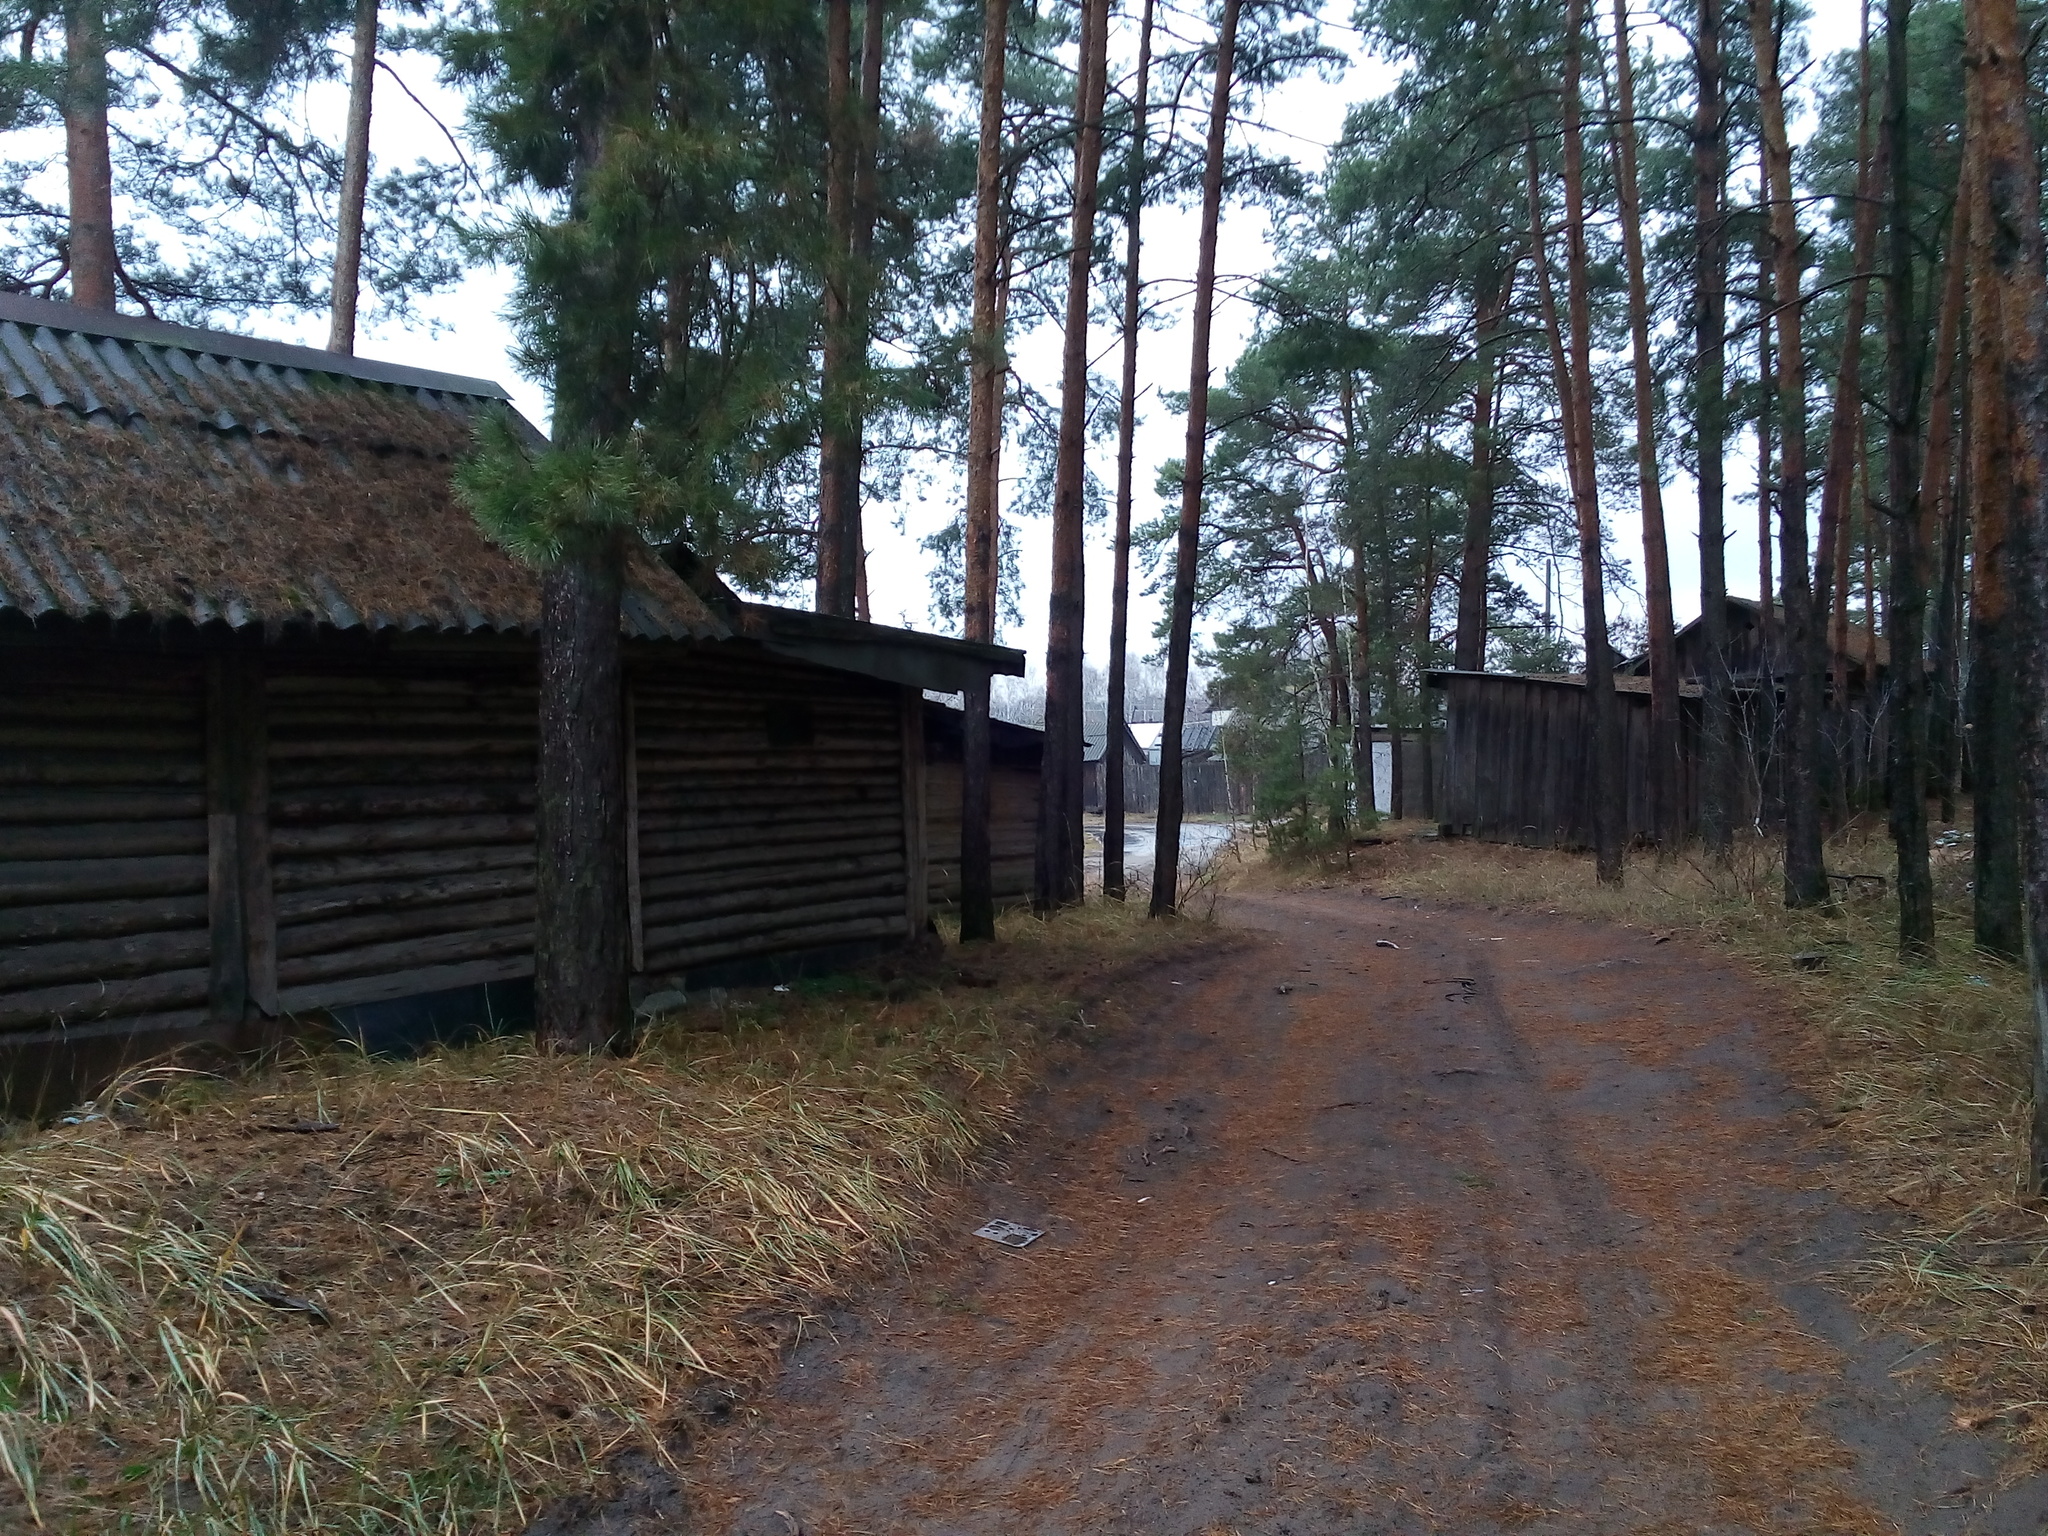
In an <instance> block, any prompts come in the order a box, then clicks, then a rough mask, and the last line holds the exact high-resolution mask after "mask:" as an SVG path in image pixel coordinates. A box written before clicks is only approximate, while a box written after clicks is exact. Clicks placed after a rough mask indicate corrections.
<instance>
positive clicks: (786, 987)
mask: <svg viewBox="0 0 2048 1536" xmlns="http://www.w3.org/2000/svg"><path fill="white" fill-rule="evenodd" d="M775 990H776V991H778V992H787V991H788V990H789V983H788V982H786V981H785V982H783V983H782V984H781V985H780V986H778V987H777V988H776V989H775Z"/></svg>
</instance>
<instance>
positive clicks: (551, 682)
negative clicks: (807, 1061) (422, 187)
mask: <svg viewBox="0 0 2048 1536" xmlns="http://www.w3.org/2000/svg"><path fill="white" fill-rule="evenodd" d="M610 132H611V128H610V125H609V124H607V123H604V122H602V121H598V122H591V123H587V124H586V125H585V128H584V132H583V134H582V136H581V137H582V143H581V144H580V145H579V148H578V154H577V163H576V171H575V181H574V188H573V190H572V193H571V202H570V217H571V218H572V219H578V220H586V221H587V219H588V202H587V189H588V188H589V187H590V185H591V183H592V182H593V181H595V180H596V179H597V178H598V177H599V176H600V175H601V174H602V173H603V168H604V161H605V157H606V154H607V150H608V136H609V133H610ZM586 271H587V277H586V279H585V281H584V282H583V283H582V284H581V285H580V286H581V291H582V293H583V294H584V295H586V296H587V297H586V299H585V302H584V303H583V304H581V305H579V306H577V308H578V312H577V313H574V314H572V315H565V316H564V319H565V322H567V323H564V324H563V325H562V328H561V333H560V334H561V341H560V349H559V350H560V355H559V357H558V359H557V362H556V368H555V378H554V403H555V416H554V424H553V425H554V433H553V437H554V442H555V444H556V445H557V446H558V447H562V448H571V447H575V446H578V445H582V444H586V443H593V442H595V443H608V442H614V441H616V440H618V439H619V438H620V437H622V436H623V435H624V434H625V433H627V432H629V431H630V430H631V429H632V426H633V415H634V407H633V402H632V379H633V364H634V352H633V333H634V318H635V309H636V307H637V304H638V300H639V293H638V290H637V287H636V285H635V283H634V280H633V276H632V274H630V273H627V272H622V271H620V270H619V268H618V264H617V263H616V261H615V260H614V259H613V256H612V253H611V252H610V251H609V250H608V249H604V248H602V247H597V248H594V249H593V250H592V252H591V255H590V256H589V258H588V260H587V264H586ZM627 538H628V535H627V534H625V533H624V532H623V531H621V530H619V529H616V528H604V529H595V530H593V529H580V530H576V531H573V532H572V533H571V534H570V535H569V537H568V538H567V539H566V540H565V545H564V550H563V553H562V555H561V557H560V558H559V559H558V560H557V561H556V562H555V563H554V564H553V565H551V566H550V567H548V569H547V570H546V571H545V572H543V574H542V577H541V615H540V751H539V764H538V770H537V774H536V799H537V803H536V806H535V811H534V844H535V849H534V851H535V858H536V868H535V877H534V954H533V992H534V1036H535V1039H536V1041H537V1042H538V1043H539V1045H540V1046H541V1048H542V1049H544V1050H581V1051H595V1050H603V1049H606V1048H607V1047H612V1046H617V1045H622V1044H624V1043H625V1042H626V1040H627V1039H628V1037H629V1035H630V1030H631V1026H632V1009H631V1007H630V1004H629V1000H628V993H627V982H628V977H629V975H630V968H631V964H632V947H631V942H632V941H631V926H630V917H629V906H628V902H629V898H628V893H627V886H626V879H627V848H626V840H627V825H626V751H627V744H626V739H625V737H626V733H625V695H624V677H623V672H622V669H621V665H620V644H619V597H620V593H621V591H622V590H623V587H624V583H625V562H626V542H627Z"/></svg>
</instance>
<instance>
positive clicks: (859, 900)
mask: <svg viewBox="0 0 2048 1536" xmlns="http://www.w3.org/2000/svg"><path fill="white" fill-rule="evenodd" d="M632 687H633V691H634V728H635V732H636V735H637V737H638V741H637V756H638V774H637V777H638V791H637V797H638V805H639V822H640V904H641V923H642V943H643V945H644V948H645V953H646V972H647V974H648V976H649V977H650V978H660V979H663V980H669V979H676V978H683V977H686V976H687V975H688V974H689V973H690V972H691V971H693V970H695V969H698V968H701V967H703V966H706V965H710V964H712V963H719V964H724V963H728V962H732V961H736V960H742V959H746V958H748V957H753V956H762V955H770V954H775V953H779V952H784V951H798V950H808V949H822V948H830V947H835V946H840V945H847V944H854V943H861V942H873V941H880V940H887V939H896V938H901V937H903V936H904V934H905V933H906V931H907V926H908V918H909V905H910V903H909V891H908V881H907V880H906V878H905V867H906V866H905V853H906V848H907V839H906V835H905V818H904V808H905V803H906V797H905V792H904V761H903V758H904V746H903V743H904V736H905V728H904V725H903V720H902V708H903V705H902V699H901V695H902V690H901V689H900V688H898V687H896V686H894V685H892V684H888V683H881V682H875V681H871V680H868V679H864V678H860V677H854V676H851V675H848V674H845V673H838V672H829V671H826V670H825V669H823V668H819V667H808V666H804V665H803V664H801V663H797V662H790V661H781V660H772V659H769V658H766V657H760V656H749V655H745V654H740V653H728V652H725V651H721V650H713V649H710V648H692V649H690V650H689V651H688V652H686V653H681V654H678V655H675V656H673V657H672V658H671V657H663V658H662V659H660V660H659V661H655V660H652V659H643V660H642V661H641V662H640V663H639V665H637V666H636V668H635V669H634V671H633V673H632Z"/></svg>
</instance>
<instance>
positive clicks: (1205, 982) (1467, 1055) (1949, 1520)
mask: <svg viewBox="0 0 2048 1536" xmlns="http://www.w3.org/2000/svg"><path fill="white" fill-rule="evenodd" d="M1229 919H1230V921H1231V922H1232V924H1233V925H1235V926H1237V927H1240V928H1245V929H1251V930H1255V931H1258V932H1259V933H1260V934H1261V935H1262V941H1261V942H1256V943H1250V944H1242V945H1239V946H1238V947H1236V948H1235V949H1234V950H1233V951H1231V952H1229V953H1222V954H1211V955H1207V956H1200V957H1196V958H1193V959H1191V960H1190V961H1189V962H1187V966H1186V970H1185V974H1182V973H1178V972H1175V971H1174V970H1172V969H1171V968H1169V969H1168V970H1167V971H1165V972H1162V973H1160V974H1159V975H1158V976H1157V977H1156V980H1157V982H1158V987H1157V995H1156V996H1154V997H1151V998H1133V997H1128V996H1126V997H1123V998H1121V999H1120V1000H1119V1001H1120V1002H1121V1003H1122V1004H1123V1005H1124V1006H1125V1007H1126V1008H1127V1009H1128V1010H1129V1011H1130V1012H1131V1013H1132V1014H1133V1015H1134V1016H1135V1022H1134V1023H1133V1024H1132V1025H1131V1026H1130V1027H1129V1028H1127V1029H1125V1030H1123V1031H1121V1032H1120V1035H1119V1038H1118V1039H1117V1040H1116V1041H1114V1042H1113V1043H1111V1044H1110V1045H1108V1046H1106V1047H1104V1048H1103V1049H1101V1050H1100V1051H1099V1052H1098V1053H1096V1055H1095V1056H1094V1057H1093V1058H1092V1059H1090V1060H1088V1061H1087V1062H1085V1063H1084V1064H1083V1065H1082V1066H1081V1067H1079V1068H1078V1069H1076V1070H1075V1071H1074V1072H1073V1073H1072V1074H1071V1075H1069V1076H1067V1077H1066V1078H1064V1079H1063V1080H1060V1081H1058V1082H1056V1083H1055V1084H1054V1085H1053V1086H1052V1087H1051V1088H1050V1089H1049V1090H1048V1092H1047V1093H1046V1094H1045V1095H1044V1097H1043V1100H1042V1102H1041V1103H1040V1104H1039V1106H1038V1107H1037V1110H1036V1111H1035V1114H1034V1122H1033V1128H1032V1129H1031V1130H1030V1131H1029V1132H1028V1133H1027V1134H1026V1135H1025V1137H1024V1138H1023V1139H1022V1140H1021V1141H1020V1143H1019V1145H1018V1146H1017V1148H1016V1149H1015V1152H1014V1155H1013V1158H1012V1163H1011V1167H1010V1169H1009V1170H1008V1172H1007V1174H1006V1175H1005V1176H1004V1177H1003V1178H1001V1179H998V1180H995V1181H992V1182H991V1183H990V1184H989V1185H988V1186H987V1187H986V1188H984V1189H983V1190H981V1191H980V1192H979V1193H980V1196H981V1199H980V1202H979V1203H978V1204H977V1206H976V1207H975V1208H976V1209H977V1210H985V1211H986V1212H987V1214H991V1215H1005V1216H1010V1217H1012V1218H1014V1219H1018V1220H1023V1221H1026V1222H1029V1223H1030V1224H1032V1225H1035V1226H1043V1227H1045V1228H1046V1229H1047V1232H1048V1235H1047V1237H1046V1238H1045V1239H1044V1240H1042V1241H1041V1242H1040V1243H1039V1244H1037V1245H1036V1246H1035V1247H1033V1248H1032V1249H1030V1250H1028V1251H1027V1252H1024V1253H1020V1254H1010V1253H1004V1252H1001V1251H998V1250H995V1249H993V1248H991V1247H990V1246H989V1245H987V1244H985V1243H981V1242H978V1241H976V1240H974V1239H972V1238H969V1237H967V1236H965V1235H964V1234H958V1233H956V1234H952V1235H949V1236H946V1237H943V1238H941V1239H940V1240H939V1241H938V1243H937V1244H936V1252H935V1254H934V1256H933V1258H932V1259H931V1260H930V1261H928V1262H927V1263H926V1264H925V1265H923V1266H921V1267H920V1268H919V1269H918V1270H917V1271H916V1272H915V1273H913V1274H912V1275H910V1276H908V1277H906V1278H904V1279H903V1280H902V1281H901V1282H899V1283H897V1284H895V1285H893V1286H891V1287H889V1288H887V1289H886V1290H884V1291H883V1292H881V1293H879V1294H877V1295H875V1296H873V1297H870V1298H868V1299H866V1300H864V1301H863V1302H861V1303H860V1304H859V1305H858V1306H856V1307H854V1308H852V1309H850V1310H849V1311H847V1312H846V1313H844V1314H841V1315H839V1316H836V1317H834V1318H832V1319H830V1320H829V1322H830V1328H829V1332H826V1333H822V1334H821V1335H820V1336H817V1337H815V1338H813V1339H812V1340H811V1341H810V1342H807V1343H806V1344H804V1345H802V1346H800V1347H798V1348H797V1349H796V1350H794V1351H793V1352H792V1354H791V1356H790V1359H789V1362H788V1366H787V1369H786V1371H785V1375H784V1378H783V1380H782V1381H781V1382H780V1383H779V1384H778V1385H777V1386H776V1387H775V1388H774V1389H773V1390H772V1391H771V1392H770V1393H769V1394H767V1396H766V1397H765V1398H764V1400H763V1401H761V1402H760V1403H759V1404H758V1405H756V1408H757V1410H758V1411H757V1412H755V1413H753V1414H752V1415H750V1421H749V1422H747V1423H745V1424H743V1425H739V1426H735V1427H733V1428H729V1429H726V1430H722V1431H718V1432H716V1433H714V1434H712V1435H710V1436H709V1437H707V1439H706V1440H705V1441H704V1442H703V1443H702V1444H701V1445H700V1446H699V1448H698V1450H697V1452H696V1453H695V1455H694V1457H693V1460H692V1462H691V1464H690V1465H689V1466H688V1467H687V1468H686V1471H687V1474H688V1481H689V1483H690V1484H691V1486H692V1489H693V1495H694V1505H695V1509H696V1511H697V1527H696V1528H697V1529H700V1530H701V1531H703V1532H704V1533H706V1536H709V1533H713V1532H730V1533H733V1536H771V1533H772V1536H789V1533H790V1532H792V1531H796V1530H801V1531H804V1532H808V1533H810V1536H854V1533H861V1532H891V1533H893V1532H947V1533H953V1532H959V1533H963V1536H973V1533H981V1532H989V1533H995V1532H1002V1533H1006V1536H1007V1533H1012V1532H1044V1533H1048V1536H1051V1533H1066V1532H1075V1533H1081V1532H1087V1533H1094V1532H1129V1533H1140V1532H1142V1533H1154V1532H1157V1533H1172V1536H1203V1533H1223V1532H1241V1533H1246V1536H1249V1533H1252V1532H1259V1533H1270V1536H1322V1533H1341V1536H1352V1533H1364V1532H1376V1533H1383V1536H1393V1533H1399V1536H1409V1533H1414V1536H1421V1533H1437V1532H1442V1533H1453V1532H1455V1533H1459V1536H1465V1533H1472V1536H1493V1533H1506V1532H1510V1531H1516V1532H1528V1531H1534V1532H1558V1533H1562V1532H1567V1531H1569V1532H1591V1533H1596V1536H1599V1533H1609V1532H1612V1533H1617V1536H1618V1533H1624V1532H1626V1533H1637V1532H1661V1531H1670V1532H1679V1531H1684V1532H1714V1533H1719V1532H1727V1533H1736V1532H1751V1531H1756V1532H1773V1533H1777V1532H1784V1533H1791V1532H1843V1533H1864V1532H1870V1533H1878V1532H1906V1533H1911V1536H1961V1533H1964V1532H1968V1533H1972V1536H2020V1533H2023V1532H2026V1533H2030V1532H2036V1531H2039V1530H2041V1529H2042V1528H2043V1526H2044V1523H2048V1487H2044V1486H2043V1484H2042V1483H2041V1482H2039V1481H2036V1482H2033V1483H2027V1484H2022V1485H2020V1486H2017V1487H2015V1488H2011V1489H2007V1490H2004V1491H2003V1492H1999V1491H1994V1482H1995V1479H1994V1476H1993V1474H1994V1473H1995V1470H1996V1466H1995V1455H1994V1448H1993V1447H1991V1446H1989V1445H1987V1444H1986V1443H1985V1442H1984V1441H1982V1440H1980V1439H1976V1438H1971V1437H1965V1436H1959V1435H1953V1434H1943V1433H1941V1432H1940V1427H1941V1426H1943V1425H1945V1424H1946V1413H1945V1410H1944V1407H1943V1405H1942V1404H1941V1403H1940V1402H1939V1401H1938V1400H1937V1399H1934V1398H1932V1397H1930V1396H1928V1395H1927V1394H1925V1393H1921V1392H1919V1391H1918V1390H1917V1389H1915V1388H1914V1387H1912V1386H1910V1385H1908V1384H1905V1383H1901V1382H1897V1381H1894V1380H1892V1379H1891V1378H1890V1377H1889V1376H1888V1375H1887V1374H1886V1373H1885V1372H1884V1370H1883V1366H1884V1364H1885V1363H1886V1362H1888V1361H1889V1360H1891V1359H1892V1358H1894V1357H1895V1356H1896V1355H1897V1354H1898V1353H1899V1352H1900V1350H1899V1349H1897V1348H1891V1341H1887V1340H1884V1339H1882V1338H1873V1337H1869V1336H1866V1335H1863V1334H1862V1333H1860V1332H1859V1331H1857V1330H1856V1329H1854V1328H1853V1327H1849V1326H1846V1325H1845V1324H1844V1323H1843V1320H1842V1316H1841V1314H1840V1310H1839V1307H1836V1308H1835V1310H1834V1311H1832V1312H1829V1313H1828V1315H1827V1316H1826V1317H1821V1318H1819V1319H1818V1323H1816V1317H1817V1313H1816V1307H1815V1302H1814V1299H1813V1298H1814V1297H1815V1296H1816V1295H1818V1294H1821V1292H1820V1291H1819V1288H1817V1287H1816V1286H1815V1285H1814V1284H1813V1275H1812V1273H1811V1271H1812V1258H1813V1255H1814V1251H1815V1250H1814V1246H1813V1243H1812V1240H1811V1239H1812V1235H1813V1233H1814V1232H1815V1231H1817V1230H1821V1229H1826V1230H1828V1231H1831V1232H1833V1233H1834V1234H1835V1238H1834V1239H1832V1240H1831V1241H1833V1244H1834V1246H1833V1247H1832V1248H1831V1249H1829V1250H1827V1251H1828V1253H1829V1255H1830V1256H1831V1257H1833V1258H1836V1259H1839V1258H1840V1257H1841V1256H1842V1253H1843V1252H1844V1251H1845V1250H1844V1248H1843V1243H1842V1240H1841V1234H1842V1232H1844V1231H1845V1230H1851V1229H1852V1228H1853V1218H1850V1217H1848V1216H1847V1214H1846V1213H1844V1212H1842V1211H1841V1209H1840V1207H1839V1206H1833V1205H1831V1204H1830V1203H1829V1202H1828V1201H1827V1200H1826V1199H1825V1198H1824V1197H1821V1196H1818V1195H1816V1194H1815V1193H1814V1192H1813V1190H1812V1189H1811V1187H1810V1186H1811V1185H1812V1184H1813V1182H1814V1180H1813V1178H1812V1166H1811V1163H1812V1157H1813V1155H1814V1154H1813V1152H1812V1150H1811V1149H1810V1148H1809V1147H1808V1146H1807V1145H1806V1143H1805V1141H1804V1139H1803V1133H1802V1132H1801V1131H1800V1129H1799V1127H1798V1125H1797V1123H1796V1120H1795V1117H1794V1114H1793V1108H1792V1106H1793V1103H1794V1100H1793V1098H1792V1096H1791V1095H1790V1094H1789V1091H1788V1089H1787V1087H1786V1083H1785V1081H1784V1079H1783V1077H1782V1076H1781V1075H1780V1074H1779V1073H1778V1072H1777V1071H1776V1070H1775V1069H1774V1068H1773V1067H1772V1065H1771V1052H1772V1051H1773V1050H1785V1049H1795V1048H1796V1047H1797V1038H1796V1035H1795V1034H1794V1033H1793V1032H1792V1031H1790V1030H1789V1029H1788V1028H1787V1027H1786V1026H1785V1025H1784V1023H1783V1021H1781V1020H1776V1019H1775V1018H1774V1016H1773V1015H1772V1013H1771V1010H1770V1008H1769V1006H1768V1004H1767V1002H1766V1001H1765V1000H1764V999H1762V998H1761V997H1760V995H1759V994H1758V993H1757V992H1756V990H1755V989H1754V987H1753V986H1751V985H1750V984H1749V983H1748V982H1747V981H1745V980H1744V978H1742V977H1741V976H1740V975H1739V974H1737V973H1736V972H1735V971H1733V970H1732V969H1731V968H1730V967H1728V966H1727V965H1725V964H1724V963H1722V962H1721V961H1719V960H1718V959H1716V958H1715V957H1713V956H1711V955H1706V954H1702V953H1697V952H1687V951H1686V949H1685V948H1684V946H1682V945H1677V944H1672V945H1664V946H1652V945H1651V944H1650V942H1649V940H1648V939H1647V938H1646V937H1645V936H1643V935H1641V934H1635V933H1630V932H1628V931H1626V930H1619V929H1613V928H1603V927H1598V926H1595V925H1590V924H1582V923H1578V922H1575V921H1570V920H1563V919H1544V918H1529V917H1509V916H1504V915H1499V914H1489V913H1483V912H1444V911H1422V910H1419V909H1415V908H1412V907H1410V906H1408V905H1406V904H1400V905H1397V904H1394V903H1390V902H1379V901H1376V900H1373V899H1371V898H1370V897H1367V898H1364V899H1361V896H1360V895H1359V894H1358V893H1357V892H1355V891H1350V890H1343V891H1332V892H1323V893H1297V894H1290V895H1279V896H1266V897H1258V898H1239V899H1238V900H1237V901H1236V902H1235V904H1234V906H1233V907H1232V909H1231V910H1230V913H1229ZM1380 938H1385V939H1387V940H1388V941H1389V942H1391V943H1394V944H1399V945H1400V946H1401V948H1399V949H1386V948H1381V947H1379V945H1377V944H1376V943H1375V940H1376V939H1380ZM1175 982H1178V983H1180V985H1173V983H1175ZM1828 1305H1829V1306H1834V1305H1835V1304H1833V1303H1829V1304H1828ZM1822 1310H1823V1311H1825V1310H1826V1309H1825V1308H1823V1309H1822ZM1823 1335H1824V1336H1823ZM1888 1348H1889V1349H1890V1353H1889V1354H1887V1352H1886V1351H1887V1349H1888ZM1845 1380H1853V1381H1854V1382H1856V1383H1857V1386H1856V1388H1855V1390H1854V1391H1853V1392H1845V1391H1844V1390H1843V1386H1842V1384H1843V1382H1844V1381H1845ZM1958 1490H1961V1491H1963V1492H1964V1493H1967V1497H1962V1496H1959V1493H1958ZM665 1528H673V1527H665Z"/></svg>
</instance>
